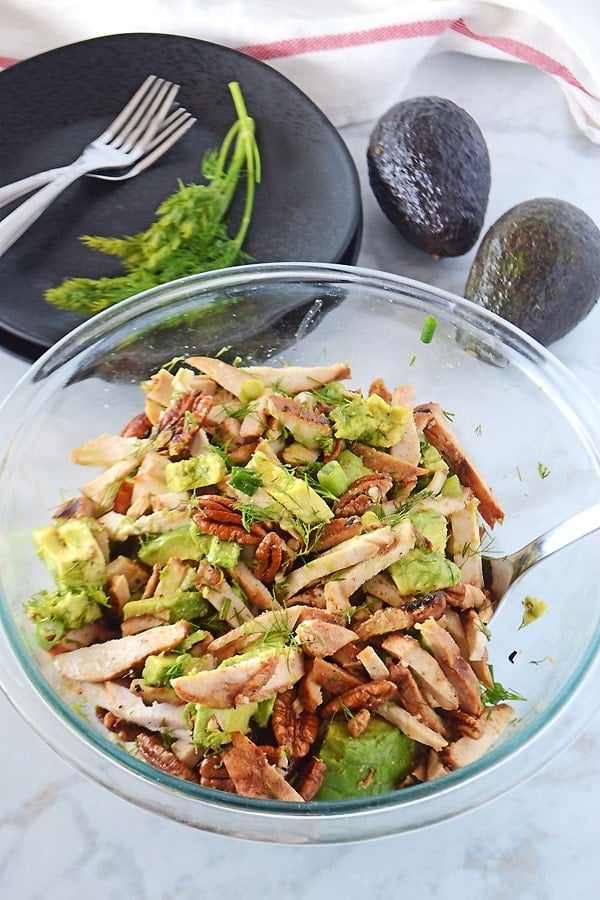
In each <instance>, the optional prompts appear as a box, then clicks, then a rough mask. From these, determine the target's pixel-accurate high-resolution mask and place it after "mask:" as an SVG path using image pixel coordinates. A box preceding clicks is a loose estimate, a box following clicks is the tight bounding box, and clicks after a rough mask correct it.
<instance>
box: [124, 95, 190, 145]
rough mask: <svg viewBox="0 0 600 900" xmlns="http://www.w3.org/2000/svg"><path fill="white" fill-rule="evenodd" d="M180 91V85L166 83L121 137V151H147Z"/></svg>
mask: <svg viewBox="0 0 600 900" xmlns="http://www.w3.org/2000/svg"><path fill="white" fill-rule="evenodd" d="M178 90H179V85H178V84H171V83H170V82H168V81H166V82H165V83H164V85H163V86H162V87H161V90H160V91H159V92H158V94H157V95H156V97H155V98H154V100H153V101H152V103H151V104H150V105H149V107H148V108H146V109H144V110H142V112H141V114H140V115H139V116H135V118H134V119H132V121H131V123H130V124H129V126H128V127H127V128H126V129H125V130H124V131H123V132H122V134H121V135H119V140H120V149H122V150H124V151H125V152H128V151H129V150H131V149H132V148H133V147H137V148H138V149H140V150H143V149H145V148H146V147H147V146H148V143H149V142H150V141H151V140H152V138H153V137H154V136H155V134H156V132H157V131H158V129H159V128H160V126H161V125H162V124H163V122H164V120H165V116H166V115H167V113H168V111H169V109H170V108H171V106H172V105H173V101H174V99H175V97H176V95H177V92H178Z"/></svg>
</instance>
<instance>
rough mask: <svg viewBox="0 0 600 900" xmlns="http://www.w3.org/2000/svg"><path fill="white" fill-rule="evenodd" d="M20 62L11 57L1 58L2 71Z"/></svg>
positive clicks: (0, 67) (0, 66)
mask: <svg viewBox="0 0 600 900" xmlns="http://www.w3.org/2000/svg"><path fill="white" fill-rule="evenodd" d="M18 62H19V60H18V59H13V58H12V57H11V56H0V69H8V67H9V66H14V64H15V63H18Z"/></svg>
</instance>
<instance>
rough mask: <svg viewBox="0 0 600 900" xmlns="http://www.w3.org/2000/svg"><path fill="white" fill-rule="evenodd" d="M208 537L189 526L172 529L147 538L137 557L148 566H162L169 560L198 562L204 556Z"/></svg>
mask: <svg viewBox="0 0 600 900" xmlns="http://www.w3.org/2000/svg"><path fill="white" fill-rule="evenodd" d="M209 544H210V535H204V534H202V535H201V534H200V533H198V532H197V529H195V528H193V526H190V525H184V526H183V527H182V528H173V530H172V531H166V532H165V533H164V534H157V535H153V536H152V537H149V538H148V539H146V540H144V541H143V542H142V543H141V544H140V549H139V551H138V556H139V558H140V559H141V561H142V562H144V563H146V565H149V566H155V565H157V566H164V565H166V563H168V562H169V560H170V559H173V558H174V557H176V558H177V559H193V560H199V559H203V558H204V557H205V556H206V553H207V550H208V547H209Z"/></svg>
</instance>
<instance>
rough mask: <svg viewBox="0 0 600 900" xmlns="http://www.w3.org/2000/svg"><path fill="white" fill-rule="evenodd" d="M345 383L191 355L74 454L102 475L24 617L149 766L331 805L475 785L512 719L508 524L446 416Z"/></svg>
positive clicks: (400, 393)
mask: <svg viewBox="0 0 600 900" xmlns="http://www.w3.org/2000/svg"><path fill="white" fill-rule="evenodd" d="M350 378H351V372H350V368H349V366H348V365H346V364H342V363H336V364H334V365H326V366H315V367H309V368H302V367H296V366H282V367H273V368H271V367H267V366H252V367H244V366H243V365H230V364H228V363H226V362H224V361H223V360H221V359H218V358H209V357H191V358H188V359H185V360H184V359H181V360H178V361H176V362H174V363H171V364H169V365H167V366H165V367H164V368H161V369H160V370H159V371H158V372H156V373H155V374H154V375H152V377H150V378H149V379H148V380H147V381H145V382H144V383H142V385H141V387H142V389H143V391H144V393H145V405H144V409H143V411H142V412H140V413H139V414H138V415H136V416H135V417H134V418H133V419H132V420H131V421H130V422H128V423H127V424H125V425H124V427H123V429H122V431H121V433H120V434H107V433H105V434H100V435H99V436H98V437H96V438H94V439H92V440H90V441H88V442H87V443H85V444H83V445H81V446H79V447H77V448H76V449H74V450H73V452H72V459H73V460H74V461H75V462H76V463H78V464H81V465H83V466H93V467H97V468H99V469H100V473H99V474H95V475H94V477H92V478H91V479H90V480H89V481H87V483H86V484H84V485H83V486H82V487H81V489H80V493H79V495H78V496H76V497H74V498H73V499H70V500H68V501H67V502H65V503H63V504H62V505H60V507H58V508H57V509H56V510H55V513H54V517H53V521H52V523H51V524H48V525H43V526H40V527H38V528H35V529H34V531H33V535H32V537H33V543H34V546H35V549H36V552H37V554H38V555H39V557H40V558H41V559H42V560H43V562H44V563H45V565H46V567H47V569H48V571H49V573H50V575H51V576H52V579H53V581H54V587H53V589H51V590H41V591H40V592H39V593H38V594H36V595H35V596H34V597H32V598H31V599H30V601H29V602H28V604H27V615H28V616H29V618H30V619H31V620H32V622H33V623H34V624H35V627H36V632H37V638H38V640H39V642H40V643H41V644H42V646H43V647H44V648H45V649H46V650H47V652H48V653H49V654H51V656H52V658H53V663H54V665H55V666H56V668H57V670H58V671H59V673H60V674H61V676H62V677H63V678H64V679H65V680H66V681H67V682H68V684H69V685H70V686H71V687H72V688H73V689H74V690H75V691H76V692H77V693H78V695H79V696H80V697H81V698H82V699H83V700H84V701H85V703H86V704H87V705H89V706H91V707H92V708H95V710H96V715H97V716H98V718H99V720H100V721H101V723H102V724H103V725H104V726H105V727H106V728H107V729H108V730H109V731H110V732H112V733H113V736H114V739H115V740H118V741H121V742H122V743H123V745H124V746H125V747H126V748H127V749H128V750H130V751H131V752H132V753H133V754H135V755H136V756H137V757H139V758H141V759H143V760H145V761H146V762H147V763H148V764H149V765H151V766H154V767H157V768H158V769H161V770H162V771H164V772H166V773H168V774H170V775H172V776H176V777H179V778H183V779H186V780H188V781H191V782H196V783H198V784H200V785H202V786H204V787H207V788H212V789H215V790H220V791H228V792H230V793H234V794H239V795H242V796H246V797H254V798H263V799H269V800H273V799H276V800H284V801H299V802H302V801H310V800H317V801H337V800H344V799H349V798H359V797H367V796H372V795H375V794H381V793H384V792H388V791H394V790H397V789H400V788H404V787H407V786H410V785H414V784H418V783H420V782H426V781H431V780H433V779H436V778H439V777H440V776H443V775H444V774H446V773H448V772H450V771H452V770H454V769H457V768H459V767H462V766H465V765H467V764H469V763H470V762H472V761H473V760H475V759H477V758H478V757H480V756H481V755H482V754H484V753H485V752H486V751H487V749H488V748H489V747H490V746H491V744H492V743H493V742H494V741H495V740H496V739H497V737H498V736H499V734H500V733H501V732H502V731H503V729H505V727H506V726H507V724H508V723H509V721H510V720H511V718H512V717H513V715H514V713H513V709H512V707H511V706H510V705H509V704H508V703H507V702H505V700H506V699H510V695H507V694H506V693H505V692H504V693H503V691H502V690H500V689H499V688H501V686H499V685H498V684H496V683H495V682H494V679H493V672H492V669H491V667H490V664H489V662H488V648H487V635H488V631H487V623H488V622H489V621H490V618H491V616H492V613H493V609H492V605H491V602H490V598H489V593H488V592H487V591H486V588H485V584H484V579H483V573H482V564H481V558H480V553H479V551H480V546H481V540H482V535H483V534H484V533H485V526H487V527H488V528H490V529H491V528H493V527H494V525H495V524H496V523H497V522H501V521H502V518H503V512H502V510H501V508H500V507H499V505H498V503H497V501H496V500H495V498H494V495H493V493H492V491H491V490H490V489H489V488H488V487H487V485H486V484H485V482H484V480H483V478H482V476H481V475H480V473H479V471H478V469H477V468H476V466H475V465H474V463H473V462H472V461H471V459H470V458H469V456H468V455H467V453H466V452H465V450H464V449H463V447H462V446H461V444H460V442H459V440H458V439H457V437H456V435H455V434H454V432H453V430H452V428H451V426H450V423H449V419H448V417H447V416H446V415H445V414H444V412H443V410H442V408H441V407H440V406H439V405H438V404H436V403H433V402H431V403H425V404H422V405H415V404H414V399H413V387H412V385H402V386H400V387H395V388H389V387H388V386H387V385H386V384H385V382H384V381H383V380H382V379H377V380H376V381H374V382H373V383H372V384H371V385H370V387H369V388H368V390H367V391H366V393H363V391H361V390H359V389H355V388H351V387H349V386H348V383H349V380H350ZM484 523H485V524H484Z"/></svg>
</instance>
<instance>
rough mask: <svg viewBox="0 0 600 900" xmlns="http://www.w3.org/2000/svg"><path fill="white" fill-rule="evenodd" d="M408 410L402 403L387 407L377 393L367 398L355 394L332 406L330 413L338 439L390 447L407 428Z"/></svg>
mask: <svg viewBox="0 0 600 900" xmlns="http://www.w3.org/2000/svg"><path fill="white" fill-rule="evenodd" d="M410 416H411V411H410V410H409V409H408V408H406V407H404V406H390V405H389V403H386V402H385V400H384V399H383V398H382V397H380V396H379V395H378V394H371V396H370V397H367V398H366V400H365V399H363V398H362V397H355V398H354V399H353V400H351V401H350V403H344V404H341V405H340V406H335V407H334V408H333V409H332V410H331V412H330V413H329V417H330V418H331V419H332V420H333V421H334V423H335V425H334V433H335V436H336V437H337V438H345V439H346V440H349V441H361V442H362V443H364V444H369V445H370V446H372V447H391V446H393V444H396V443H397V442H398V441H399V440H400V438H401V437H402V435H403V434H404V430H405V428H406V423H407V422H408V420H409V418H410Z"/></svg>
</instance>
